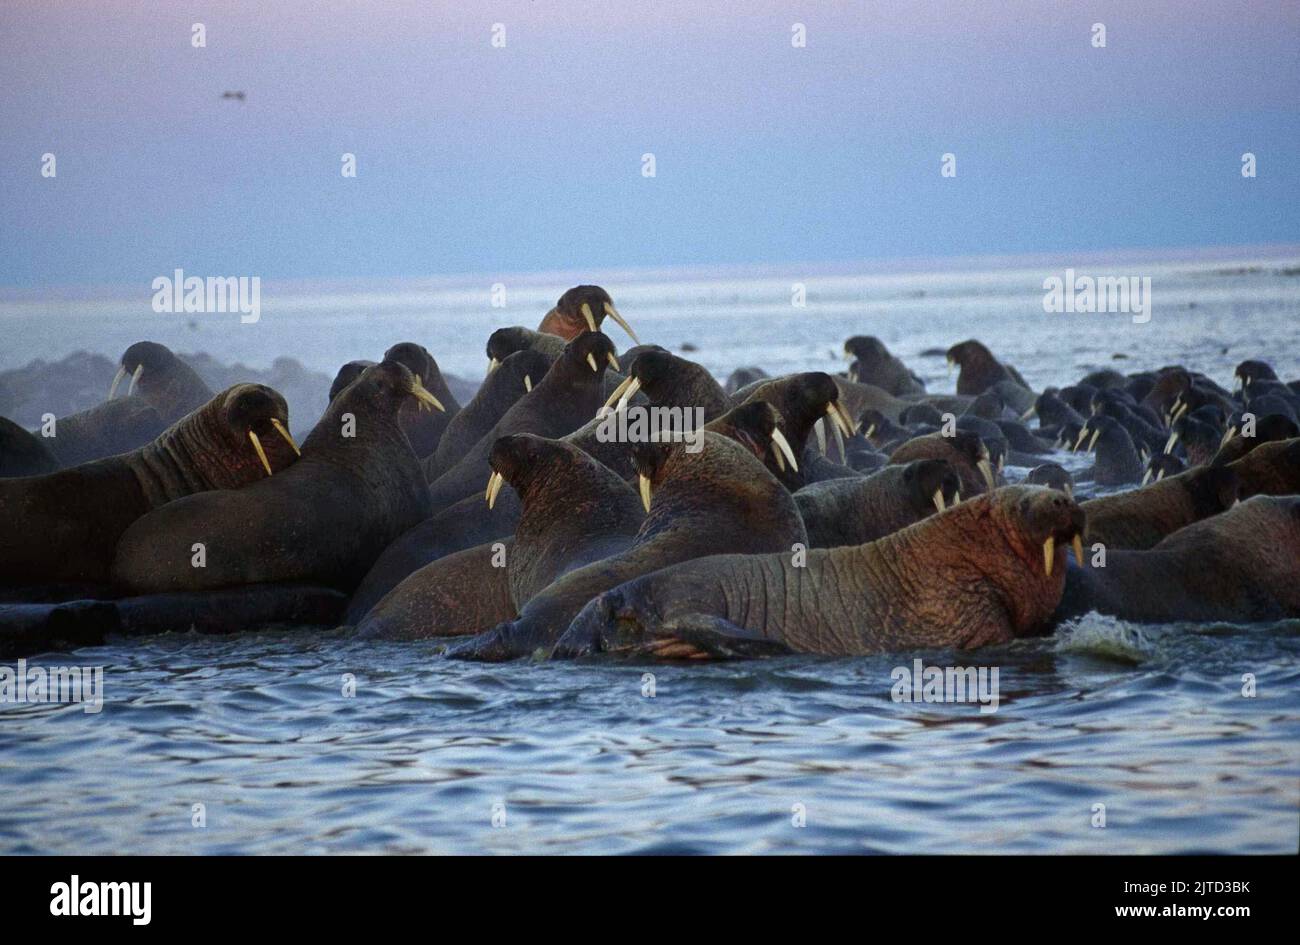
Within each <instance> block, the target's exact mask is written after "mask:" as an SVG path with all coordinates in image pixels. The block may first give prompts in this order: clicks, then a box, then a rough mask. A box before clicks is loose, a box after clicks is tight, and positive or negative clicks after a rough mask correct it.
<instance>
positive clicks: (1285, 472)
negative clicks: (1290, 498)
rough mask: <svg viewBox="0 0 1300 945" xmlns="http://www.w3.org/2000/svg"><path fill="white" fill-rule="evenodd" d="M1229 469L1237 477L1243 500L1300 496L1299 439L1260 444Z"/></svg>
mask: <svg viewBox="0 0 1300 945" xmlns="http://www.w3.org/2000/svg"><path fill="white" fill-rule="evenodd" d="M1227 468H1228V469H1231V470H1232V471H1233V472H1234V473H1236V474H1237V483H1238V486H1239V494H1240V495H1241V497H1242V498H1243V499H1248V498H1250V497H1251V496H1253V495H1294V494H1296V493H1300V438H1298V439H1292V440H1273V441H1272V442H1269V443H1261V444H1260V445H1259V446H1257V447H1255V448H1254V449H1253V450H1251V451H1250V452H1248V453H1247V454H1246V455H1245V456H1243V457H1241V459H1239V460H1237V461H1236V462H1232V463H1229V464H1228V467H1227Z"/></svg>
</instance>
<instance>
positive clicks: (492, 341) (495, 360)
mask: <svg viewBox="0 0 1300 945" xmlns="http://www.w3.org/2000/svg"><path fill="white" fill-rule="evenodd" d="M568 343H569V339H567V338H561V337H560V336H559V335H552V334H549V333H547V332H542V331H533V330H532V329H531V328H524V327H522V326H520V325H512V326H510V327H509V328H498V329H497V330H496V331H494V332H492V334H490V335H488V340H487V357H488V366H487V372H488V374H491V373H492V372H493V371H495V370H496V369H497V368H498V367H500V366H501V365H502V364H503V363H505V360H506V358H508V357H510V355H512V354H515V353H517V352H520V351H538V352H540V353H541V354H543V355H545V356H546V359H547V366H548V367H549V366H550V365H551V364H554V363H555V359H556V358H558V357H559V356H560V355H562V354H564V346H565V345H566V344H568ZM542 373H543V374H545V373H546V372H545V371H543V372H542ZM540 379H541V375H538V376H537V377H535V378H533V380H534V381H537V380H540Z"/></svg>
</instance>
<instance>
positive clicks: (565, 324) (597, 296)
mask: <svg viewBox="0 0 1300 945" xmlns="http://www.w3.org/2000/svg"><path fill="white" fill-rule="evenodd" d="M606 315H608V316H609V317H610V318H612V319H613V320H614V321H616V322H618V325H619V327H620V328H622V329H623V330H624V331H625V332H627V333H628V336H629V337H630V338H631V339H632V343H633V344H636V345H639V344H640V343H641V341H640V339H638V338H637V336H636V332H634V331H633V330H632V326H631V325H629V324H628V323H627V321H626V319H624V318H623V316H622V315H620V314H619V313H618V309H616V308H615V307H614V300H613V299H612V298H610V295H609V293H608V292H606V291H605V290H604V289H602V288H601V287H600V286H598V285H575V286H574V287H573V288H572V289H569V290H568V291H567V292H565V293H564V294H563V295H561V296H560V298H559V301H557V302H556V303H555V307H554V308H552V309H551V310H550V311H549V312H547V313H546V315H545V316H544V317H543V318H542V323H541V324H540V325H538V326H537V330H538V331H542V332H547V333H548V334H552V335H559V336H560V337H561V338H563V339H565V340H566V341H572V340H573V339H574V338H577V337H578V336H579V335H580V334H582V333H583V332H584V331H599V330H600V323H601V322H602V321H604V319H605V316H606Z"/></svg>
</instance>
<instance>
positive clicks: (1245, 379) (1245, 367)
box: [1232, 361, 1277, 390]
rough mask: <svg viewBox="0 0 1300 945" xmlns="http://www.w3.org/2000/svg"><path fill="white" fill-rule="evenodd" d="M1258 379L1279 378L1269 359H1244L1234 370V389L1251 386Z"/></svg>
mask: <svg viewBox="0 0 1300 945" xmlns="http://www.w3.org/2000/svg"><path fill="white" fill-rule="evenodd" d="M1258 380H1268V381H1275V380H1277V374H1275V373H1274V371H1273V368H1272V366H1271V365H1270V364H1269V363H1268V362H1267V361H1242V362H1241V363H1240V364H1238V365H1237V369H1236V370H1235V371H1233V372H1232V386H1233V389H1234V390H1235V389H1237V388H1249V387H1250V385H1251V384H1253V383H1254V382H1255V381H1258Z"/></svg>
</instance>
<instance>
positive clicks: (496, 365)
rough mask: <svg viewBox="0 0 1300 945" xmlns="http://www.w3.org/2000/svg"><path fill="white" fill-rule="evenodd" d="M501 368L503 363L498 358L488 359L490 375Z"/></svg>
mask: <svg viewBox="0 0 1300 945" xmlns="http://www.w3.org/2000/svg"><path fill="white" fill-rule="evenodd" d="M500 366H501V362H500V361H498V360H497V359H496V358H488V373H489V374H491V373H492V372H493V371H495V370H496V369H497V368H499V367H500Z"/></svg>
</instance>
